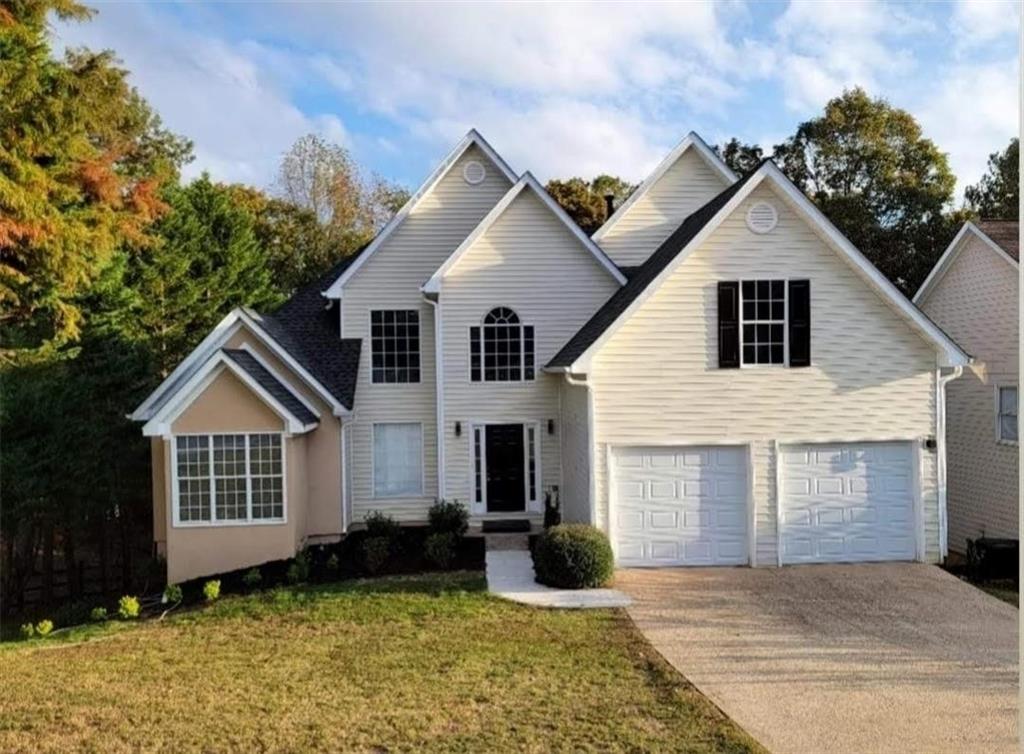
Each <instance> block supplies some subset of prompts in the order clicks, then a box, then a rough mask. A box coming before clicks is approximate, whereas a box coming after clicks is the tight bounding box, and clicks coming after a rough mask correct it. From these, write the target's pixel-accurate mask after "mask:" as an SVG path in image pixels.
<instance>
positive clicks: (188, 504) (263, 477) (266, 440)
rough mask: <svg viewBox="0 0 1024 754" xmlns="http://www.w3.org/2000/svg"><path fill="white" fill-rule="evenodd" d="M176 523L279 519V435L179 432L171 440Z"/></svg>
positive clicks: (281, 480) (281, 503)
mask: <svg viewBox="0 0 1024 754" xmlns="http://www.w3.org/2000/svg"><path fill="white" fill-rule="evenodd" d="M175 464H176V465H175V476H176V478H177V481H176V485H177V487H176V491H177V500H176V513H177V516H176V521H177V523H181V524H189V523H208V524H217V523H252V522H257V521H259V522H263V521H267V522H280V521H283V520H284V459H283V451H282V444H281V435H280V434H274V433H259V434H255V433H254V434H217V435H181V436H179V437H176V438H175Z"/></svg>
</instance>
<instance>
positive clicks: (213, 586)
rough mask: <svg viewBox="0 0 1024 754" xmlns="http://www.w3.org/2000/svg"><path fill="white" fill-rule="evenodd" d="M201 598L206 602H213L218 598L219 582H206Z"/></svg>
mask: <svg viewBox="0 0 1024 754" xmlns="http://www.w3.org/2000/svg"><path fill="white" fill-rule="evenodd" d="M203 596H204V597H206V601H207V602H214V601H216V599H217V598H218V597H220V582H219V581H217V580H212V581H207V582H206V583H205V584H203Z"/></svg>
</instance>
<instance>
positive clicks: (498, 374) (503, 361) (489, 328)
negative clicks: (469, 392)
mask: <svg viewBox="0 0 1024 754" xmlns="http://www.w3.org/2000/svg"><path fill="white" fill-rule="evenodd" d="M535 376H536V369H535V366H534V335H533V325H524V324H522V322H520V321H519V315H518V314H516V313H515V312H514V311H512V310H511V309H509V308H507V307H504V306H499V307H497V308H496V309H492V310H491V311H489V312H488V313H487V315H486V316H485V317H484V320H483V324H482V325H480V326H475V325H474V326H473V327H470V328H469V378H470V380H471V381H472V382H521V381H523V380H532V379H534V378H535Z"/></svg>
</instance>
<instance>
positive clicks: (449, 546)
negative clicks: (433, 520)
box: [423, 531, 459, 571]
mask: <svg viewBox="0 0 1024 754" xmlns="http://www.w3.org/2000/svg"><path fill="white" fill-rule="evenodd" d="M458 542H459V538H458V537H457V536H456V535H455V534H454V533H453V532H450V531H442V532H435V533H433V534H430V535H428V536H427V538H426V540H425V541H424V542H423V554H424V555H425V556H426V558H427V560H428V561H430V562H431V563H433V564H434V565H436V566H437V567H438V568H440V569H441V570H442V571H447V570H448V569H449V568H451V565H452V563H453V562H454V561H455V548H456V546H457V545H458Z"/></svg>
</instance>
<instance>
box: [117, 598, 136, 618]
mask: <svg viewBox="0 0 1024 754" xmlns="http://www.w3.org/2000/svg"><path fill="white" fill-rule="evenodd" d="M141 609H142V606H141V605H139V598H138V597H132V596H130V595H127V594H126V595H125V596H123V597H122V598H121V599H119V600H118V601H117V614H118V615H119V616H121V620H132V619H133V618H138V617H139V612H140V611H141Z"/></svg>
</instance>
